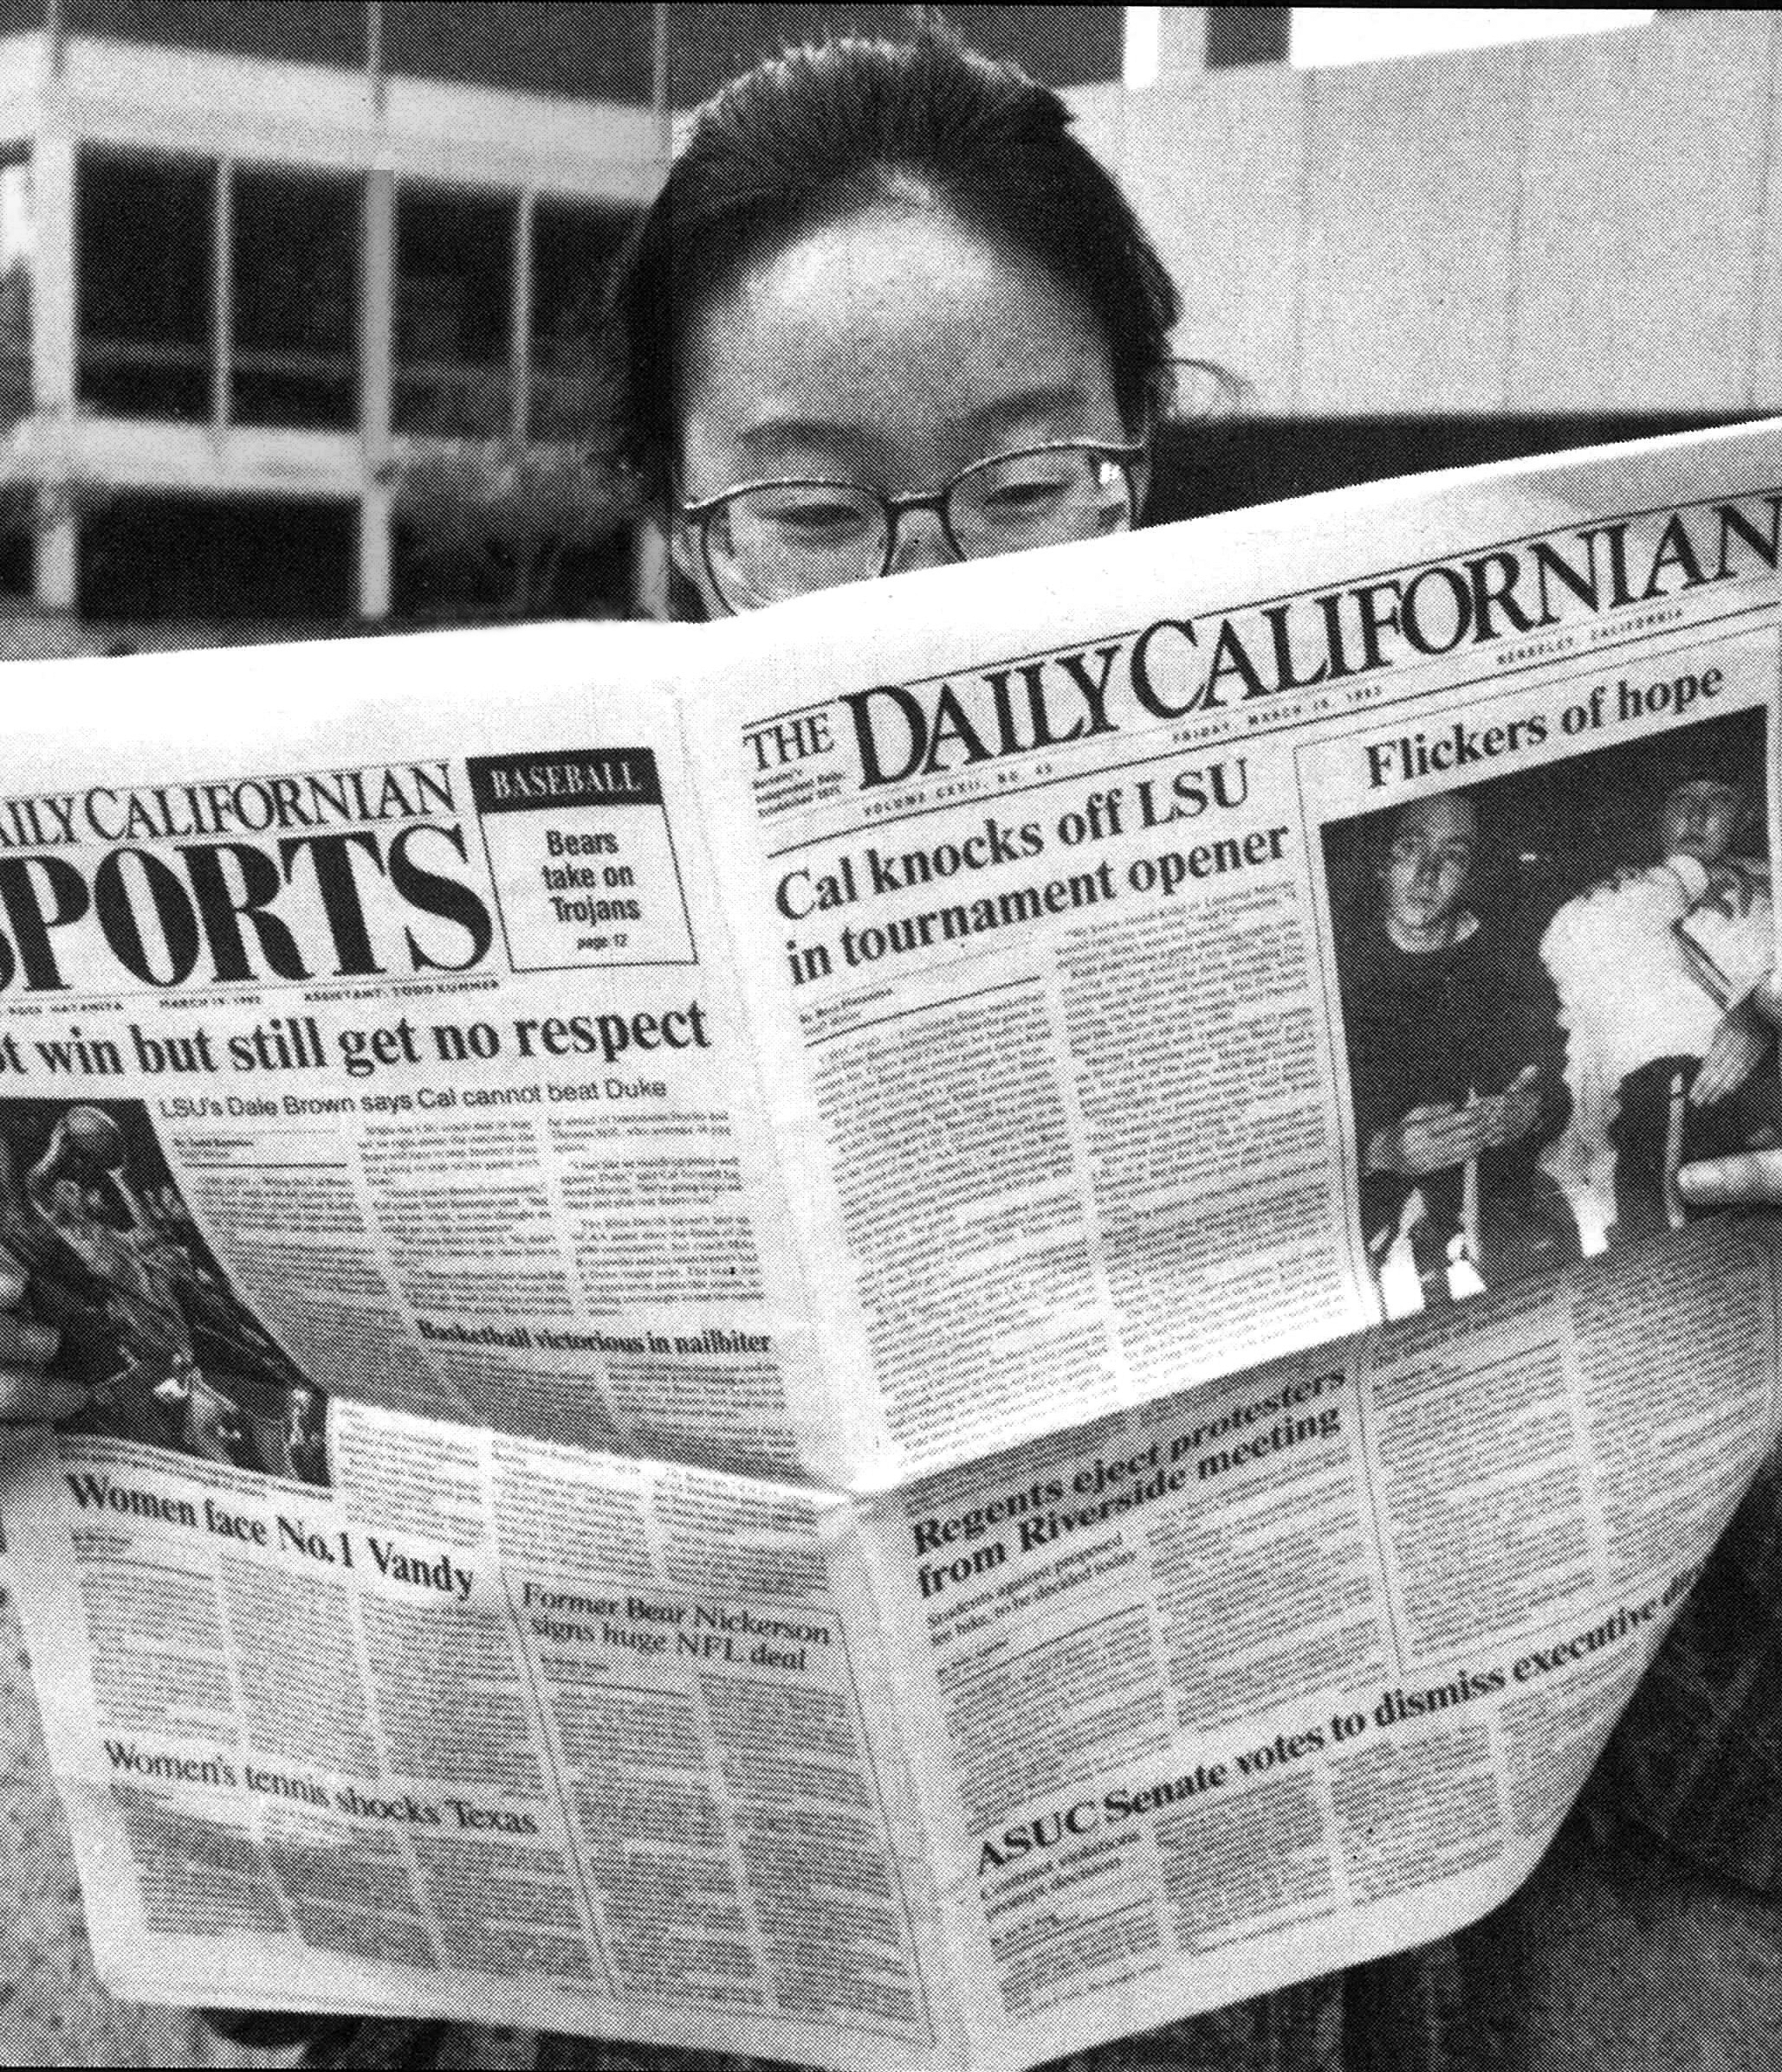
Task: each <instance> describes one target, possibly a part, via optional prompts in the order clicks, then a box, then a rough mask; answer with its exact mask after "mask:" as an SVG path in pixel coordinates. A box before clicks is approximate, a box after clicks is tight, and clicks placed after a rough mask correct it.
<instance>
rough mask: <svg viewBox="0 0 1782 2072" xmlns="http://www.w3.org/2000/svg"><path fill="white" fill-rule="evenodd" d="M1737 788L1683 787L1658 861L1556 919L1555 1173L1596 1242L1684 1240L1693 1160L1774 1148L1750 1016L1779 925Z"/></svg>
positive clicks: (1690, 777)
mask: <svg viewBox="0 0 1782 2072" xmlns="http://www.w3.org/2000/svg"><path fill="white" fill-rule="evenodd" d="M1750 808H1751V801H1750V800H1749V797H1748V795H1747V793H1746V788H1745V786H1744V785H1743V783H1742V782H1741V781H1740V773H1739V772H1737V771H1734V770H1729V769H1721V768H1719V767H1711V766H1710V767H1693V768H1686V769H1682V770H1679V771H1677V772H1675V773H1674V774H1673V777H1672V780H1671V781H1670V782H1669V785H1668V787H1667V788H1666V791H1665V793H1664V796H1663V799H1662V803H1661V804H1660V806H1659V810H1658V812H1657V813H1656V816H1655V825H1654V827H1653V847H1654V850H1655V851H1656V854H1655V855H1654V856H1653V857H1652V858H1651V859H1650V860H1649V861H1647V862H1644V863H1642V864H1629V865H1627V866H1625V867H1624V868H1622V869H1620V870H1617V871H1615V872H1614V873H1613V874H1612V875H1611V877H1610V878H1609V879H1608V881H1607V882H1606V883H1604V884H1599V885H1596V886H1593V887H1591V889H1590V890H1588V891H1586V892H1584V893H1582V894H1580V895H1579V897H1577V898H1576V899H1572V900H1569V901H1568V902H1567V903H1565V905H1564V906H1563V907H1561V908H1560V910H1559V911H1558V913H1557V914H1556V915H1555V916H1553V920H1552V925H1551V926H1550V927H1549V928H1548V929H1547V932H1546V935H1545V938H1544V940H1543V942H1542V944H1541V955H1542V957H1543V959H1544V961H1545V964H1546V967H1547V968H1548V970H1549V971H1550V972H1551V973H1552V977H1553V981H1554V982H1555V984H1556V985H1557V986H1558V988H1559V998H1560V1012H1561V1015H1562V1018H1563V1020H1564V1022H1565V1030H1566V1036H1567V1055H1566V1068H1565V1076H1566V1081H1567V1085H1569V1087H1570V1088H1571V1095H1572V1110H1571V1123H1570V1125H1569V1127H1568V1128H1567V1130H1566V1132H1565V1136H1564V1137H1563V1138H1561V1139H1560V1141H1559V1142H1558V1143H1557V1144H1555V1145H1554V1146H1553V1147H1552V1151H1551V1153H1550V1154H1549V1155H1548V1156H1547V1158H1546V1160H1545V1163H1546V1164H1547V1165H1548V1168H1549V1169H1550V1170H1551V1171H1552V1173H1553V1174H1554V1175H1555V1176H1556V1178H1557V1179H1558V1181H1559V1183H1560V1185H1561V1186H1562V1187H1563V1188H1565V1193H1566V1195H1567V1197H1568V1199H1569V1200H1570V1201H1571V1202H1572V1204H1573V1208H1574V1211H1575V1213H1576V1214H1577V1217H1578V1227H1579V1231H1580V1233H1581V1234H1583V1235H1584V1238H1585V1240H1586V1241H1588V1240H1590V1239H1591V1236H1592V1235H1593V1234H1594V1233H1596V1232H1597V1231H1600V1230H1604V1229H1606V1228H1607V1227H1611V1226H1612V1227H1614V1228H1615V1229H1616V1230H1617V1233H1619V1234H1623V1235H1625V1234H1628V1233H1632V1232H1636V1231H1639V1230H1643V1229H1662V1228H1664V1227H1667V1225H1669V1226H1670V1227H1675V1225H1676V1224H1677V1223H1678V1222H1679V1221H1681V1220H1682V1216H1683V1214H1685V1213H1686V1209H1687V1204H1686V1203H1685V1202H1684V1201H1682V1198H1681V1195H1680V1194H1679V1191H1678V1188H1677V1184H1676V1180H1677V1173H1678V1169H1679V1168H1680V1167H1681V1166H1682V1164H1684V1163H1686V1162H1689V1161H1690V1160H1691V1159H1692V1158H1699V1157H1702V1156H1713V1155H1715V1154H1723V1153H1729V1152H1733V1151H1739V1150H1744V1149H1752V1148H1754V1147H1757V1146H1759V1145H1773V1144H1774V1143H1775V1142H1776V1123H1777V1120H1778V1117H1777V1112H1776V1102H1775V1097H1774V1091H1773V1088H1772V1085H1771V1084H1770V1083H1769V1082H1768V1081H1766V1079H1765V1078H1762V1077H1761V1076H1759V1073H1758V1069H1757V1068H1758V1066H1759V1065H1760V1064H1761V1062H1762V1061H1763V1059H1764V1056H1765V1053H1766V1050H1767V1047H1768V1046H1767V1042H1766V1031H1765V1029H1764V1027H1763V1025H1762V1024H1761V1022H1760V1021H1759V1019H1758V1017H1757V1015H1756V1013H1754V1011H1753V1008H1752V1007H1751V1006H1750V1005H1749V995H1750V993H1751V989H1752V987H1753V985H1754V984H1755V983H1756V981H1758V979H1759V978H1760V977H1761V976H1762V975H1763V973H1764V971H1765V969H1766V967H1767V965H1768V963H1769V961H1770V955H1771V945H1772V942H1773V940H1774V931H1775V911H1774V907H1773V905H1772V900H1771V894H1770V882H1769V869H1768V865H1767V863H1766V861H1765V860H1764V859H1763V858H1761V857H1760V856H1751V855H1748V854H1745V853H1741V848H1740V845H1741V844H1743V843H1746V842H1747V841H1748V839H1749V837H1750V835H1751V834H1752V832H1753V830H1752V828H1751V826H1750V825H1749V823H1750V820H1751V810H1750Z"/></svg>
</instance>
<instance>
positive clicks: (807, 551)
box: [706, 482, 886, 610]
mask: <svg viewBox="0 0 1782 2072" xmlns="http://www.w3.org/2000/svg"><path fill="white" fill-rule="evenodd" d="M885 535H886V519H885V507H884V505H883V504H881V503H880V502H879V501H878V498H877V497H876V496H874V495H872V493H871V491H870V490H866V489H852V488H848V487H846V486H841V485H836V484H832V483H821V484H818V483H810V482H794V483H789V484H781V483H772V484H769V485H768V486H766V487H764V488H761V489H745V490H743V491H742V493H741V494H740V495H735V496H733V497H731V499H730V500H729V502H728V503H725V504H723V505H721V506H720V507H719V508H718V509H717V510H716V511H714V512H713V513H712V515H711V518H710V523H709V527H708V530H707V533H706V552H707V554H708V555H709V556H710V566H711V573H712V580H714V581H715V582H716V585H717V586H718V589H719V591H720V592H722V593H723V598H724V600H725V602H726V603H728V604H729V605H730V606H731V607H732V608H733V609H744V610H746V609H748V608H749V607H750V606H753V605H771V604H777V603H779V602H781V600H782V599H786V598H789V597H803V596H805V595H806V594H807V592H811V591H813V590H828V589H832V588H833V587H836V586H839V585H840V584H843V583H865V582H870V581H872V579H873V578H874V577H875V576H877V575H878V573H879V572H880V571H881V570H882V569H883V567H884V566H885Z"/></svg>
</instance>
